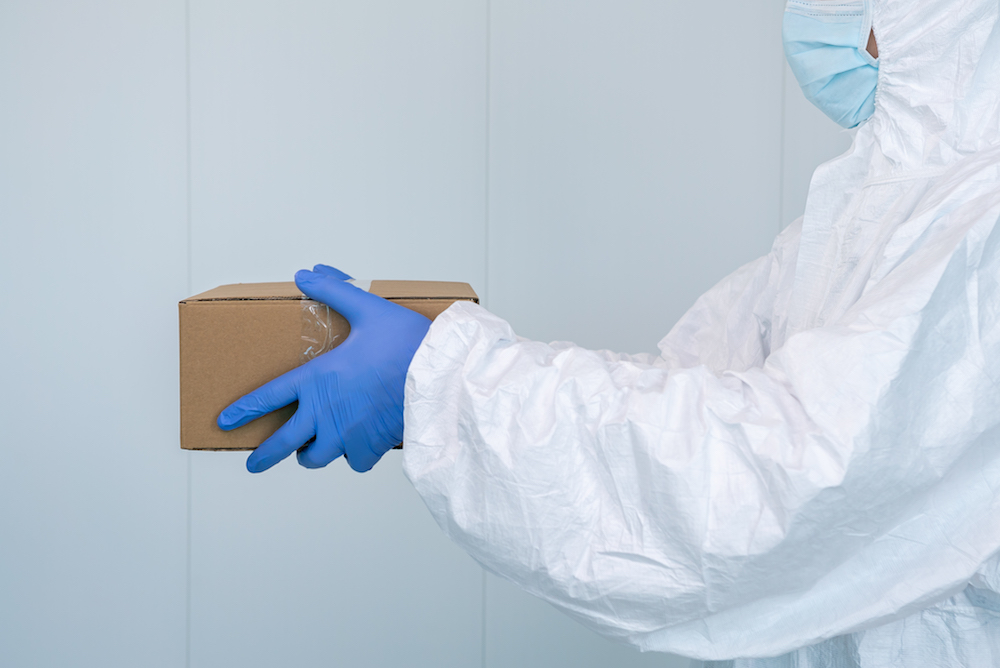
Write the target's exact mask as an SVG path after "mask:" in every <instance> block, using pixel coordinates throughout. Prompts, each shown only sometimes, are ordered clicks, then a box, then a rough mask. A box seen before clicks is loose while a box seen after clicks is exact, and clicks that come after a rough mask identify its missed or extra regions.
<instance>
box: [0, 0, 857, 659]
mask: <svg viewBox="0 0 1000 668" xmlns="http://www.w3.org/2000/svg"><path fill="white" fill-rule="evenodd" d="M782 4H783V3H782V2H781V1H780V0H768V2H766V3H747V2H740V1H737V0H724V1H723V2H721V3H718V2H717V3H709V4H706V3H692V2H685V3H681V2H662V1H656V2H654V1H652V0H650V1H646V2H640V1H629V2H607V1H603V2H595V1H590V0H586V1H583V2H580V1H576V2H569V1H568V0H567V1H564V2H556V1H552V0H541V1H539V0H531V1H529V0H490V1H486V0H479V1H476V2H469V1H459V0H433V1H427V0H420V1H419V2H413V1H405V0H395V1H393V0H368V1H366V2H341V1H337V2H320V1H318V0H313V1H306V0H291V1H287V0H286V1H283V2H277V1H272V2H260V1H256V2H247V1H245V0H244V1H237V0H190V1H189V2H188V3H185V2H184V0H169V1H162V2H146V3H134V2H124V1H121V2H112V1H110V0H94V1H91V2H83V3H69V2H33V1H29V0H5V1H3V2H0V323H2V326H0V351H2V352H0V378H2V379H3V383H2V386H0V422H2V423H3V425H4V433H3V436H2V437H0V444H2V452H3V455H4V463H3V466H2V467H0V665H2V666H17V667H19V666H53V667H55V666H60V667H61V666H100V667H102V668H110V667H112V666H150V667H152V666H204V667H222V666H240V667H254V666H279V665H280V666H334V665H337V666H400V665H406V666H434V667H435V668H437V667H444V666H456V667H463V668H464V667H468V666H484V667H489V668H501V667H511V668H513V667H515V666H516V667H518V668H522V667H523V668H530V667H533V666H538V667H539V668H541V667H546V668H550V667H553V666H581V667H595V668H596V667H605V666H614V667H616V668H622V667H624V668H628V667H631V666H637V667H638V666H662V667H668V666H669V667H681V666H686V665H687V661H686V660H684V659H680V658H676V657H669V656H664V655H649V654H647V655H642V654H639V653H638V652H635V651H634V650H632V649H630V648H628V647H624V646H618V645H614V644H612V643H609V642H607V641H605V640H603V639H601V638H599V637H597V636H596V635H593V634H592V633H590V632H589V631H587V630H586V629H584V628H583V627H580V626H578V625H577V624H576V623H574V622H572V621H571V620H569V619H568V618H565V617H563V616H562V615H561V614H559V613H558V612H556V611H554V610H553V609H552V608H550V607H549V606H548V605H546V604H544V603H541V602H539V601H536V600H534V599H532V598H530V597H528V596H527V595H525V594H523V593H521V592H520V591H518V590H516V589H514V588H512V587H510V586H509V585H507V584H506V583H503V582H502V581H500V580H498V579H496V578H494V577H493V576H485V575H484V574H483V572H482V570H481V569H480V568H479V567H478V566H477V565H476V564H475V563H474V562H473V561H472V560H471V559H469V558H468V557H467V556H466V555H465V554H464V553H462V552H461V551H460V550H459V549H457V548H456V547H454V546H453V545H451V544H450V543H449V542H448V541H447V540H446V539H445V538H444V537H443V535H442V534H441V533H440V532H439V531H438V530H437V527H436V526H434V524H433V521H432V520H431V519H430V517H429V515H428V514H427V512H426V511H425V509H424V508H423V506H422V504H421V502H420V500H419V498H418V497H417V496H416V494H415V493H414V492H413V490H412V489H411V487H410V486H409V484H408V483H407V481H406V479H405V477H404V476H403V475H402V473H401V471H400V467H399V456H398V455H399V453H396V452H394V453H390V454H389V455H388V456H387V457H386V460H385V461H384V462H383V463H382V464H380V465H379V466H378V467H376V469H375V470H374V471H372V472H371V473H368V474H365V475H357V474H354V473H352V472H351V471H350V470H349V469H348V468H347V467H346V466H343V465H342V463H341V462H337V463H335V464H334V465H333V466H331V467H329V468H328V469H326V470H322V471H307V470H305V469H301V468H299V467H297V466H296V465H295V464H294V463H293V462H289V463H286V464H283V465H281V466H279V467H277V468H276V469H275V470H273V471H271V472H269V473H267V474H264V475H261V476H250V475H249V474H247V473H246V472H245V470H244V468H243V462H244V458H245V456H244V455H242V454H225V453H184V452H181V451H180V450H179V448H178V443H177V426H178V425H177V321H176V303H177V301H178V300H179V299H182V298H184V297H186V296H188V295H190V294H193V293H195V292H199V291H202V290H205V289H208V288H211V287H214V286H215V285H217V284H220V283H231V282H250V281H263V280H290V278H291V276H292V274H293V272H294V271H295V270H296V269H298V268H301V267H308V266H311V265H312V264H314V263H316V262H321V261H322V262H327V263H331V264H334V265H336V266H338V267H340V268H342V269H344V270H346V271H348V272H350V273H353V274H355V275H358V276H361V277H366V278H418V279H442V280H463V281H468V282H470V283H472V285H473V286H474V287H475V288H476V290H477V291H478V292H479V293H480V295H481V296H482V297H483V300H484V303H485V304H486V305H487V306H488V307H489V308H491V309H492V310H494V311H495V312H497V313H498V314H500V315H501V316H503V317H505V318H507V319H508V320H510V321H511V322H512V323H513V325H514V327H515V329H516V330H517V331H518V332H519V333H520V334H522V335H524V336H529V337H532V338H541V339H569V340H575V341H577V342H579V343H581V344H584V345H587V346H591V347H606V348H612V349H618V350H626V351H630V352H635V351H640V350H653V349H654V347H655V344H656V342H657V340H658V339H659V338H660V337H662V336H663V335H664V334H665V333H666V332H667V330H668V329H669V328H670V326H671V324H672V323H673V322H675V321H676V319H677V318H678V317H679V316H680V315H681V314H682V313H683V312H684V310H685V309H686V308H687V307H688V306H690V304H691V303H692V302H693V300H694V299H695V297H696V296H697V295H698V294H700V293H701V292H703V291H704V290H705V289H706V288H708V287H710V286H711V285H712V284H713V283H714V282H716V281H717V280H718V279H720V278H721V277H722V276H724V275H725V274H727V273H728V272H730V271H732V270H733V269H735V268H736V267H737V266H739V265H740V264H742V263H743V262H746V261H749V260H751V259H753V258H754V257H756V256H758V255H760V254H761V253H763V252H765V251H766V250H767V248H768V247H769V245H770V242H771V240H772V239H773V237H774V235H775V234H776V233H777V232H778V230H779V229H780V228H781V227H782V226H783V225H785V224H787V223H789V222H791V221H792V220H793V219H794V218H795V217H797V216H798V215H799V214H800V213H801V210H802V207H803V203H804V201H805V192H806V189H807V187H808V182H809V177H810V175H811V173H812V170H813V169H814V168H815V166H816V165H817V164H819V163H820V162H822V161H824V160H826V159H829V158H830V157H833V156H834V155H836V154H838V153H839V152H842V151H843V150H844V149H845V148H846V147H847V145H848V144H849V141H850V136H849V135H848V134H846V133H845V132H843V131H841V130H840V129H839V128H838V127H837V126H835V125H834V124H833V123H832V122H829V121H827V120H826V119H825V118H824V117H823V116H822V115H821V114H820V113H819V112H818V111H816V110H814V109H812V108H811V107H810V106H809V105H808V103H807V102H806V101H805V100H804V99H803V98H802V96H801V94H800V93H799V91H798V88H797V86H796V85H795V82H794V80H793V79H792V78H791V76H790V74H789V73H788V72H787V70H786V66H785V65H784V62H783V59H782V54H781V44H780V19H781V9H782Z"/></svg>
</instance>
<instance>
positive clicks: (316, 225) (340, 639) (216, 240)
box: [191, 0, 486, 667]
mask: <svg viewBox="0 0 1000 668" xmlns="http://www.w3.org/2000/svg"><path fill="white" fill-rule="evenodd" d="M485 62H486V13H485V4H484V3H466V2H459V1H457V0H455V1H437V2H421V3H410V2H403V1H401V0H395V1H391V0H390V1H386V0H382V1H375V2H364V3H358V2H319V1H315V2H310V1H297V2H250V3H247V2H235V1H225V0H223V1H219V0H192V13H191V86H192V88H191V90H192V93H191V100H192V154H191V155H192V204H193V218H192V221H193V236H192V243H193V253H192V257H193V276H194V287H195V289H197V290H201V289H205V288H209V287H212V286H214V285H217V284H220V283H229V282H240V281H243V282H247V281H256V280H290V279H291V277H292V275H293V273H294V271H295V270H296V269H299V268H301V267H309V266H312V264H314V263H316V262H326V263H329V264H333V265H335V266H339V267H340V268H342V269H344V270H345V271H348V272H350V273H352V274H354V275H356V276H360V277H363V278H423V279H451V280H464V281H469V282H471V283H473V285H474V286H475V287H477V288H479V289H482V287H483V285H484V283H485V272H484V259H485V208H484V206H485V205H484V202H485V192H486V174H485V169H486V162H485V151H486V116H485V109H486V107H485V102H486V75H485ZM248 363H252V361H249V360H248ZM244 459H245V455H244V454H219V453H200V454H199V455H197V456H196V457H195V458H194V460H193V463H194V477H193V488H192V490H193V492H192V494H193V505H192V513H193V514H192V516H193V523H192V564H193V571H192V592H193V598H192V616H191V622H192V629H193V633H192V645H191V653H192V666H206V667H208V666H211V667H215V666H220V665H239V666H273V665H293V666H299V667H304V666H314V665H315V666H321V665H322V666H328V665H334V664H336V665H370V666H389V665H404V664H405V665H426V666H431V665H433V666H462V667H465V666H470V665H477V664H478V663H479V662H480V657H481V646H482V621H481V620H482V572H481V570H480V569H479V567H478V566H477V565H476V564H475V563H474V562H473V561H472V560H471V559H470V558H469V557H467V556H466V555H465V554H464V553H462V552H461V551H460V550H459V549H458V548H456V547H454V546H453V545H451V544H450V543H449V542H448V541H447V540H446V539H445V538H444V536H443V535H442V534H441V533H440V531H438V530H437V528H436V527H435V526H434V524H433V521H432V520H431V519H430V516H429V514H428V513H427V511H426V510H425V509H424V507H423V504H422V502H421V501H420V499H419V497H417V495H416V493H415V492H414V491H413V489H412V487H411V486H410V485H409V483H408V482H407V481H406V479H405V477H404V476H403V475H402V472H401V469H400V457H399V453H398V452H392V453H389V454H388V455H387V456H386V458H385V460H384V461H383V462H382V463H380V464H379V466H378V467H376V468H375V469H374V470H373V471H371V472H370V473H367V474H364V475H359V474H355V473H354V472H352V471H350V470H349V469H348V467H347V466H346V464H345V463H344V462H343V461H337V462H335V463H334V464H332V465H331V466H329V467H327V468H326V469H323V470H319V471H309V470H306V469H303V468H300V467H299V466H298V465H297V464H296V463H295V462H294V459H293V460H292V461H286V462H283V463H282V464H280V465H279V466H278V467H276V468H275V469H273V470H272V471H269V472H267V473H265V474H262V475H259V476H251V475H249V474H248V473H246V471H245V469H244V463H243V461H244Z"/></svg>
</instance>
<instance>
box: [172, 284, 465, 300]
mask: <svg viewBox="0 0 1000 668" xmlns="http://www.w3.org/2000/svg"><path fill="white" fill-rule="evenodd" d="M370 291H371V292H372V293H373V294H376V295H378V296H379V297H383V298H385V299H471V300H473V301H476V302H478V301H479V297H478V296H477V295H476V291H475V290H473V289H472V286H471V285H469V284H468V283H458V282H451V281H372V282H371V289H370ZM284 299H305V295H303V294H302V292H300V291H299V289H298V288H297V287H296V286H295V283H292V282H290V281H289V282H282V283H234V284H232V285H220V286H219V287H217V288H213V289H212V290H209V291H207V292H202V293H201V294H198V295H195V296H193V297H188V298H187V299H184V300H182V301H181V303H182V304H184V303H188V302H211V301H247V300H258V301H270V300H284Z"/></svg>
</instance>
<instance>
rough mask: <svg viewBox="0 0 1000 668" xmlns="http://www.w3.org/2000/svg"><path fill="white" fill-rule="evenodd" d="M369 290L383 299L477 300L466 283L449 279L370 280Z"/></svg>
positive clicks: (474, 293) (474, 292)
mask: <svg viewBox="0 0 1000 668" xmlns="http://www.w3.org/2000/svg"><path fill="white" fill-rule="evenodd" d="M371 292H372V293H374V294H376V295H378V296H379V297H383V298H385V299H471V300H474V301H479V297H478V296H477V295H476V291H475V290H473V289H472V286H471V285H469V284H468V283H457V282H451V281H372V286H371Z"/></svg>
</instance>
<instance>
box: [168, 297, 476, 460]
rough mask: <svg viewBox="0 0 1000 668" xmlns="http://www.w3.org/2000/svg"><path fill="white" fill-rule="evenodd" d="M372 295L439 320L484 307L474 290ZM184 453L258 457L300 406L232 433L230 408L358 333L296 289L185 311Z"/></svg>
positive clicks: (218, 300) (201, 301)
mask: <svg viewBox="0 0 1000 668" xmlns="http://www.w3.org/2000/svg"><path fill="white" fill-rule="evenodd" d="M369 291H370V292H372V293H374V294H376V295H378V296H380V297H384V298H385V299H388V300H389V301H392V302H395V303H397V304H399V305H401V306H405V307H406V308H409V309H412V310H414V311H416V312H417V313H422V314H423V315H425V316H427V317H428V318H431V319H433V318H435V317H437V316H438V315H439V314H440V313H442V312H443V311H444V310H445V309H446V308H448V307H449V306H450V305H451V304H452V303H453V302H455V301H458V300H467V301H473V302H478V301H479V298H478V297H477V296H476V293H475V291H473V289H472V287H471V286H470V285H469V284H467V283H450V282H439V281H372V282H371V287H370V288H369ZM178 311H179V319H180V346H181V350H180V361H181V369H180V374H181V375H180V390H181V447H182V448H184V449H186V450H253V449H254V448H256V447H257V446H258V445H260V443H261V441H263V440H264V439H265V438H267V437H268V436H270V435H271V434H272V433H274V431H275V430H276V429H277V428H278V427H279V426H281V425H282V424H283V423H284V422H285V420H287V419H288V418H289V417H290V416H291V414H292V412H293V411H294V404H293V405H292V406H288V407H286V408H283V409H281V410H279V411H275V412H274V413H271V414H270V415H266V416H264V417H262V418H259V419H257V420H255V421H253V422H251V423H250V424H248V425H245V426H243V427H240V428H239V429H236V430H234V431H231V432H224V431H222V430H221V429H219V427H218V426H217V425H216V422H215V420H216V418H217V417H218V415H219V413H220V412H221V411H222V409H223V408H225V407H226V406H228V405H229V404H230V403H232V402H233V401H235V400H237V399H239V398H240V397H241V396H243V395H244V394H246V393H247V392H250V391H252V390H254V389H256V388H257V387H259V386H260V385H262V384H264V383H266V382H267V381H269V380H271V379H272V378H275V377H277V376H280V375H281V374H283V373H285V372H286V371H289V370H291V369H293V368H295V367H296V366H298V365H299V364H302V363H303V362H306V361H308V360H309V359H312V358H313V357H315V356H316V355H318V354H321V353H323V352H326V351H327V350H329V349H331V348H333V347H336V346H337V345H338V344H339V343H340V342H342V341H343V340H344V338H346V336H347V334H348V332H349V331H350V327H349V326H348V324H347V321H346V320H344V319H343V318H342V317H341V316H340V315H339V314H338V313H336V312H334V311H332V310H330V309H329V308H327V307H326V306H324V305H322V304H319V303H318V302H314V301H312V300H310V299H306V297H305V295H303V294H302V293H301V292H300V291H299V289H298V288H297V287H295V284H294V283H238V284H236V285H223V286H221V287H218V288H215V289H214V290H209V291H208V292H203V293H202V294H200V295H195V296H194V297H189V298H188V299H185V300H183V301H182V302H180V304H179V305H178Z"/></svg>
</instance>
